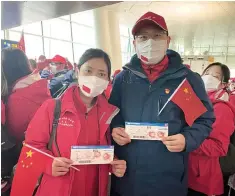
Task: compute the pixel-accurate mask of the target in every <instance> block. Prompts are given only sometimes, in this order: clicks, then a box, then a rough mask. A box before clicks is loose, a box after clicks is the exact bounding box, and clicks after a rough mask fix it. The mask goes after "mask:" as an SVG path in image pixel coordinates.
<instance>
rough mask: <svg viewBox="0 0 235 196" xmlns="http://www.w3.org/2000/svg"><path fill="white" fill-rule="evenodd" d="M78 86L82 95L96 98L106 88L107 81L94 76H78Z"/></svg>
mask: <svg viewBox="0 0 235 196" xmlns="http://www.w3.org/2000/svg"><path fill="white" fill-rule="evenodd" d="M78 84H79V87H80V89H81V91H82V93H83V94H84V95H85V96H87V97H97V96H98V95H100V94H102V93H103V92H104V90H105V89H106V88H107V86H108V84H109V81H107V80H103V79H100V78H98V77H96V76H79V77H78Z"/></svg>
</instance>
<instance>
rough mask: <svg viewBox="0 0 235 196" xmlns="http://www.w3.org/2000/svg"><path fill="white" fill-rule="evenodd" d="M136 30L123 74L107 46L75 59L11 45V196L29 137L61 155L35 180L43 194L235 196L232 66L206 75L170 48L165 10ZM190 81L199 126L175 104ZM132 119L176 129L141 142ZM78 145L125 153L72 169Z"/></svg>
mask: <svg viewBox="0 0 235 196" xmlns="http://www.w3.org/2000/svg"><path fill="white" fill-rule="evenodd" d="M132 34H133V36H134V47H135V49H136V54H135V55H134V56H133V57H132V58H131V60H130V62H129V63H128V64H126V65H125V66H124V67H123V69H122V70H116V71H115V72H114V74H113V75H112V73H111V72H112V66H111V64H112V62H111V60H110V58H109V56H108V54H107V53H106V52H105V51H103V50H101V49H88V50H86V51H84V53H83V55H82V56H81V57H80V60H79V62H78V64H73V65H72V64H71V63H70V62H69V61H68V59H66V58H65V57H63V56H60V55H56V56H55V57H53V58H52V59H47V58H46V57H45V56H43V55H41V56H40V57H39V58H38V60H37V61H35V60H33V59H28V58H27V56H26V55H25V53H24V52H23V51H21V50H20V49H13V48H6V49H2V61H1V65H2V66H1V82H2V83H1V88H2V91H1V127H2V130H1V136H2V141H1V143H2V145H1V146H2V148H1V149H2V153H1V154H2V166H1V171H2V173H1V185H2V186H1V187H2V194H3V195H4V196H7V195H10V190H11V182H12V170H13V167H14V166H15V165H16V164H17V161H18V158H19V155H20V152H21V149H22V142H25V143H26V144H29V145H31V146H33V147H34V148H36V149H39V150H41V151H43V152H45V153H48V154H49V155H52V156H54V157H55V159H51V162H48V163H47V165H46V167H45V170H44V172H43V176H42V179H41V180H40V183H39V186H37V187H36V185H35V187H36V189H35V191H34V195H36V196H107V195H111V196H156V195H157V196H200V195H202V196H203V195H205V196H221V195H224V196H227V195H230V196H234V195H235V133H234V130H235V79H234V78H231V77H230V70H229V68H228V66H226V65H225V64H222V63H220V62H215V63H212V64H210V65H208V67H207V68H206V69H205V70H204V71H203V73H202V75H201V76H200V75H199V74H198V73H195V72H193V71H192V70H191V69H190V66H189V65H184V64H183V63H182V60H181V57H180V55H179V54H178V53H177V52H175V51H173V50H170V49H169V43H170V36H169V32H168V28H167V25H166V22H165V19H164V18H163V17H162V16H160V15H158V14H155V13H152V12H147V13H146V14H144V15H143V16H142V17H141V18H140V19H139V20H138V21H137V22H136V23H135V25H134V27H133V29H132ZM120 66H121V65H120ZM184 80H187V81H188V82H189V85H190V86H191V87H192V89H193V91H194V93H195V94H196V96H197V98H198V100H199V101H200V102H201V103H202V104H203V106H204V107H205V112H203V113H202V114H200V116H199V117H197V118H195V120H194V122H193V124H192V125H189V124H188V121H187V120H186V116H187V114H185V113H184V110H183V109H182V108H181V107H180V106H179V105H177V104H175V103H173V102H171V101H169V99H170V97H172V96H173V95H174V93H175V91H176V90H177V89H179V87H180V84H181V83H182V81H184ZM186 90H187V89H186ZM186 93H188V90H187V91H186ZM168 101H169V103H168ZM166 103H167V104H166ZM57 104H59V105H60V112H59V114H60V116H59V117H60V118H59V120H58V122H57V124H56V133H57V134H56V137H54V138H53V140H51V134H52V131H53V130H52V129H54V117H55V116H54V115H55V110H56V109H57ZM163 107H164V110H162V108H163ZM161 110H162V111H161ZM160 111H161V112H160ZM126 122H134V123H140V124H141V123H148V125H147V126H148V127H149V126H150V127H151V126H154V124H155V123H164V124H167V126H168V135H166V136H165V137H163V138H162V139H161V140H160V141H158V140H157V141H156V140H154V141H153V140H148V139H145V140H143V139H133V138H131V137H130V135H128V133H127V131H126V129H125V127H126ZM141 125H142V124H141ZM142 126H143V125H142ZM51 142H52V143H51ZM48 144H50V145H48ZM73 145H77V146H87V145H88V146H89V145H92V146H104V145H114V149H115V150H114V152H115V158H114V160H113V161H112V162H111V163H110V164H107V165H79V166H77V165H76V166H75V167H77V168H79V170H80V171H79V172H77V171H76V170H72V169H71V168H70V166H71V165H72V164H73V162H72V161H71V160H70V150H71V146H73ZM48 146H50V147H48ZM109 173H111V175H112V176H111V179H109ZM109 183H111V188H110V193H108V192H109V188H108V187H109ZM25 186H27V184H25ZM19 196H23V195H21V194H20V193H19ZM25 196H27V195H25Z"/></svg>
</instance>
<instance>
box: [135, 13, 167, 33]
mask: <svg viewBox="0 0 235 196" xmlns="http://www.w3.org/2000/svg"><path fill="white" fill-rule="evenodd" d="M147 24H154V25H157V26H158V27H160V28H161V29H163V30H164V31H168V28H167V26H166V21H165V19H164V18H163V17H162V16H160V15H158V14H155V13H153V12H147V13H145V14H144V15H143V16H141V17H140V18H139V20H137V22H136V23H135V25H134V27H133V29H132V35H135V34H136V32H137V31H138V30H140V28H142V27H143V26H144V25H147Z"/></svg>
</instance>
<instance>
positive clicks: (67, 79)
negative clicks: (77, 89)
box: [41, 55, 75, 97]
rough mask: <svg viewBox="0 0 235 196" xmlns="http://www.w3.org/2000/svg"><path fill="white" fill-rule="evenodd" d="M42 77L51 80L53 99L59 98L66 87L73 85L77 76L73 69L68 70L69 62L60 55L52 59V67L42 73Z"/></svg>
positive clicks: (50, 86) (50, 87)
mask: <svg viewBox="0 0 235 196" xmlns="http://www.w3.org/2000/svg"><path fill="white" fill-rule="evenodd" d="M41 77H42V78H47V79H48V80H50V83H49V89H50V92H51V95H52V97H57V96H58V94H60V91H61V89H63V88H64V85H66V86H67V85H68V84H70V83H72V82H73V81H74V77H75V76H74V70H73V69H72V70H68V69H67V60H66V59H65V58H64V57H62V56H60V55H55V57H54V58H52V59H51V64H50V66H49V67H47V68H45V69H44V70H43V72H42V73H41Z"/></svg>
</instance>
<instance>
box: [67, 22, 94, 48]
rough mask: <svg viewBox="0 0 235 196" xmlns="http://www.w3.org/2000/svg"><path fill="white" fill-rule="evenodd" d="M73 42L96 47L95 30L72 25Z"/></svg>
mask: <svg viewBox="0 0 235 196" xmlns="http://www.w3.org/2000/svg"><path fill="white" fill-rule="evenodd" d="M72 31H73V41H74V42H77V43H81V44H85V45H90V46H95V45H96V43H95V32H94V30H93V28H90V27H85V26H83V25H78V24H75V23H72Z"/></svg>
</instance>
